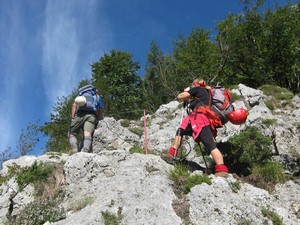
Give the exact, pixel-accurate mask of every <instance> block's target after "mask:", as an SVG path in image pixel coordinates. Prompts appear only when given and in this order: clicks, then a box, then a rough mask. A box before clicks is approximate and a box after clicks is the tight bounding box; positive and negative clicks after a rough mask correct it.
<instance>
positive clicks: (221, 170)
mask: <svg viewBox="0 0 300 225" xmlns="http://www.w3.org/2000/svg"><path fill="white" fill-rule="evenodd" d="M215 176H217V177H228V168H227V166H225V165H224V164H217V165H216V166H215Z"/></svg>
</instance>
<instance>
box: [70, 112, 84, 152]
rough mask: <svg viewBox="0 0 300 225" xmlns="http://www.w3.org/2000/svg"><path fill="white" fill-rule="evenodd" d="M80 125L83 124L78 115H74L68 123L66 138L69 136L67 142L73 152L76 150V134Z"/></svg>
mask: <svg viewBox="0 0 300 225" xmlns="http://www.w3.org/2000/svg"><path fill="white" fill-rule="evenodd" d="M82 126H83V121H82V119H81V118H80V117H76V118H75V119H74V120H73V121H72V123H71V125H70V130H69V133H68V138H69V144H70V146H71V149H72V152H73V153H76V152H78V141H77V138H76V135H77V133H78V132H79V130H80V129H81V127H82Z"/></svg>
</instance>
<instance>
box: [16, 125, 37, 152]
mask: <svg viewBox="0 0 300 225" xmlns="http://www.w3.org/2000/svg"><path fill="white" fill-rule="evenodd" d="M39 132H40V130H39V126H38V121H37V122H36V123H29V124H28V125H27V127H26V129H25V130H24V129H21V134H20V137H19V140H18V144H17V152H18V153H19V154H20V155H21V156H24V155H28V154H29V153H31V152H32V151H33V149H34V147H35V146H36V144H37V143H38V142H39V138H38V134H39Z"/></svg>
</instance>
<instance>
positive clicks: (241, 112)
mask: <svg viewBox="0 0 300 225" xmlns="http://www.w3.org/2000/svg"><path fill="white" fill-rule="evenodd" d="M247 116H248V112H247V110H245V109H243V108H238V109H236V110H234V111H233V112H231V113H229V114H228V115H227V118H228V120H229V121H230V122H231V123H233V124H235V125H241V124H242V123H245V121H246V119H247Z"/></svg>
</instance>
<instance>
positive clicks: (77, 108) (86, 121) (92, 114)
mask: <svg viewBox="0 0 300 225" xmlns="http://www.w3.org/2000/svg"><path fill="white" fill-rule="evenodd" d="M101 119H103V103H102V99H101V97H100V96H99V92H98V90H97V89H96V88H95V87H94V86H93V85H90V84H89V85H85V86H84V87H82V88H80V89H79V91H78V95H77V97H76V98H75V100H74V103H73V105H72V122H71V125H70V130H69V143H70V145H71V148H72V151H73V153H76V152H78V151H80V149H78V142H77V138H76V135H77V134H78V133H79V132H80V130H81V129H83V136H84V139H83V148H82V149H81V151H82V152H91V146H92V138H93V134H94V131H95V129H96V127H97V125H98V122H99V120H101Z"/></svg>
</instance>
